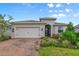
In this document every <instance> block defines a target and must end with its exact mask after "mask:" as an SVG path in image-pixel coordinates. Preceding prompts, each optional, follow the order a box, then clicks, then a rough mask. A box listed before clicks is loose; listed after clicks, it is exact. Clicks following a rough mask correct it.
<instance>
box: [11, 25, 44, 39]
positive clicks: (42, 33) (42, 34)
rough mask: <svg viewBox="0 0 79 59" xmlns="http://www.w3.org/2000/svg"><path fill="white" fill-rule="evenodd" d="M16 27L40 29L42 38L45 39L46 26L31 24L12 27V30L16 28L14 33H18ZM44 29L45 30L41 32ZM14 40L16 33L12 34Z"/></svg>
mask: <svg viewBox="0 0 79 59" xmlns="http://www.w3.org/2000/svg"><path fill="white" fill-rule="evenodd" d="M16 27H39V28H40V37H45V25H41V24H40V25H39V24H35V25H34V24H30V25H12V28H14V31H16ZM41 29H43V30H41ZM11 36H12V38H15V32H13V33H12V34H11Z"/></svg>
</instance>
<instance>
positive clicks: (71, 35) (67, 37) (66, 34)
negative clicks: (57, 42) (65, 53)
mask: <svg viewBox="0 0 79 59" xmlns="http://www.w3.org/2000/svg"><path fill="white" fill-rule="evenodd" d="M61 39H62V40H68V41H70V42H71V43H72V44H75V43H76V42H77V41H78V39H77V37H76V35H75V33H74V32H72V31H66V32H63V33H62V35H61Z"/></svg>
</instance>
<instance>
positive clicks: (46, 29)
mask: <svg viewBox="0 0 79 59" xmlns="http://www.w3.org/2000/svg"><path fill="white" fill-rule="evenodd" d="M45 36H48V37H50V36H51V25H49V24H47V25H45Z"/></svg>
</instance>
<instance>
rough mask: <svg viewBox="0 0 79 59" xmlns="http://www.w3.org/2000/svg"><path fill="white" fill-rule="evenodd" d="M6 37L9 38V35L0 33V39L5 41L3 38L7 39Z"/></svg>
mask: <svg viewBox="0 0 79 59" xmlns="http://www.w3.org/2000/svg"><path fill="white" fill-rule="evenodd" d="M8 39H11V36H7V35H1V36H0V41H5V40H8Z"/></svg>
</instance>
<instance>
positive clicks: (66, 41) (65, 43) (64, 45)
mask: <svg viewBox="0 0 79 59" xmlns="http://www.w3.org/2000/svg"><path fill="white" fill-rule="evenodd" d="M70 45H71V44H70V42H69V41H68V40H63V41H62V47H65V48H68V47H69V46H70Z"/></svg>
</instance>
